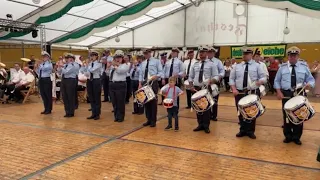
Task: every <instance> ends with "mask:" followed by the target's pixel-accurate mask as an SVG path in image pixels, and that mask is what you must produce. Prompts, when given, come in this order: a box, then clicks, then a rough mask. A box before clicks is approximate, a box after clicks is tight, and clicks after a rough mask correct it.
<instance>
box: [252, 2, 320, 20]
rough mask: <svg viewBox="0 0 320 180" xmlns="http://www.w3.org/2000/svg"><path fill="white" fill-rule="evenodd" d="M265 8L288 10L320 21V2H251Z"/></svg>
mask: <svg viewBox="0 0 320 180" xmlns="http://www.w3.org/2000/svg"><path fill="white" fill-rule="evenodd" d="M249 2H250V3H251V4H256V5H259V6H263V7H269V8H276V9H286V8H288V10H289V11H291V12H296V13H298V14H303V15H306V16H310V17H314V18H319V19H320V0H249Z"/></svg>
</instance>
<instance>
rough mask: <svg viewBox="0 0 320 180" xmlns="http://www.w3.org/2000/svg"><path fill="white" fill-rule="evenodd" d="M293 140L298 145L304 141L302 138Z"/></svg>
mask: <svg viewBox="0 0 320 180" xmlns="http://www.w3.org/2000/svg"><path fill="white" fill-rule="evenodd" d="M293 142H294V143H295V144H296V145H301V144H302V142H301V141H300V139H296V140H293Z"/></svg>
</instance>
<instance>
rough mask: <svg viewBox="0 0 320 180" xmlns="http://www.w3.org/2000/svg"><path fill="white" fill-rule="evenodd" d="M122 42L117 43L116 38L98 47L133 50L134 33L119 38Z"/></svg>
mask: <svg viewBox="0 0 320 180" xmlns="http://www.w3.org/2000/svg"><path fill="white" fill-rule="evenodd" d="M119 38H120V42H118V43H117V42H116V41H115V38H112V39H109V40H108V41H105V42H103V43H101V44H99V45H97V46H96V47H99V48H106V47H109V48H132V31H130V32H128V33H125V34H123V35H121V36H119Z"/></svg>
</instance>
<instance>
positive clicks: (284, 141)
mask: <svg viewBox="0 0 320 180" xmlns="http://www.w3.org/2000/svg"><path fill="white" fill-rule="evenodd" d="M290 142H291V139H289V138H285V139H284V140H283V143H290Z"/></svg>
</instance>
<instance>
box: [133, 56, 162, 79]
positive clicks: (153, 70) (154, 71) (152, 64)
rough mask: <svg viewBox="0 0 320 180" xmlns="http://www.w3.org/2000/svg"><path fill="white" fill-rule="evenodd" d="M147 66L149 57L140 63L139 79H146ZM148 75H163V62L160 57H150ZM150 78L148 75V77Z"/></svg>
mask: <svg viewBox="0 0 320 180" xmlns="http://www.w3.org/2000/svg"><path fill="white" fill-rule="evenodd" d="M146 66H147V59H146V60H144V61H143V62H142V63H141V65H140V74H139V81H140V82H143V81H144V73H145V70H146ZM148 76H150V77H151V76H159V77H163V73H162V64H161V62H160V60H159V59H155V58H153V57H150V59H149V66H148ZM147 78H148V77H147Z"/></svg>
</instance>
